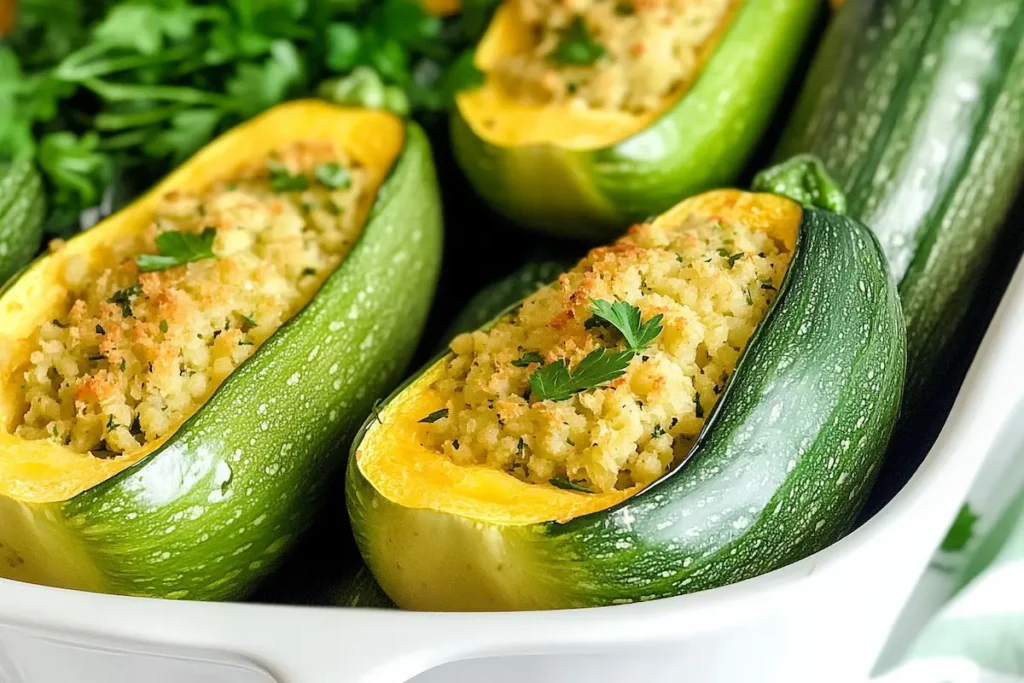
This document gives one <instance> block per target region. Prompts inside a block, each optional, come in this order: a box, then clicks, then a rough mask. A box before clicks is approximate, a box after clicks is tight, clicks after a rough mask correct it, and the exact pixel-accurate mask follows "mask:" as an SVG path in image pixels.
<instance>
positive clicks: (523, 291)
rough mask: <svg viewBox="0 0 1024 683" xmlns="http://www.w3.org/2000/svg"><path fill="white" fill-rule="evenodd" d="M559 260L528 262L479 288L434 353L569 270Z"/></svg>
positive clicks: (570, 265) (565, 264)
mask: <svg viewBox="0 0 1024 683" xmlns="http://www.w3.org/2000/svg"><path fill="white" fill-rule="evenodd" d="M572 265H573V264H571V263H562V262H560V261H532V262H530V263H527V264H526V265H524V266H523V267H521V268H519V269H518V270H517V271H516V272H514V273H512V274H511V275H509V276H508V277H506V278H502V279H501V280H498V281H497V282H494V283H492V284H490V285H488V286H487V287H485V288H483V289H482V290H480V291H479V292H477V293H476V295H475V296H474V297H473V298H472V299H470V300H469V301H468V302H467V303H466V305H465V306H464V307H463V308H462V310H461V311H459V314H458V315H457V316H455V319H454V320H453V321H452V322H451V324H450V325H449V326H448V330H447V331H446V332H445V335H444V337H443V338H442V343H441V344H440V345H439V347H438V351H443V350H447V348H448V344H449V342H451V340H452V339H454V338H455V337H456V336H458V335H460V334H462V333H463V332H471V331H473V330H475V329H477V328H478V327H483V326H484V325H486V324H487V323H488V322H490V321H491V320H494V319H495V318H496V317H497V316H498V315H500V314H501V312H502V311H504V310H505V309H506V308H508V307H510V306H514V305H515V304H516V303H518V302H519V301H522V300H523V299H525V298H526V297H528V296H530V295H531V294H533V293H534V292H536V291H537V290H538V289H540V288H541V287H543V286H544V285H546V284H548V283H551V282H554V281H555V280H557V279H558V276H559V275H561V274H562V273H564V272H565V271H566V270H568V269H569V268H571V267H572Z"/></svg>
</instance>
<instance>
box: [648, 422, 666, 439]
mask: <svg viewBox="0 0 1024 683" xmlns="http://www.w3.org/2000/svg"><path fill="white" fill-rule="evenodd" d="M664 435H665V429H664V428H663V427H662V426H661V425H655V426H654V431H652V432H651V438H652V439H657V438H658V437H659V436H664Z"/></svg>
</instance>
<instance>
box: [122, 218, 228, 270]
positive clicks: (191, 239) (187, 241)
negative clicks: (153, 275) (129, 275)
mask: <svg viewBox="0 0 1024 683" xmlns="http://www.w3.org/2000/svg"><path fill="white" fill-rule="evenodd" d="M216 238H217V230H216V228H206V229H204V230H203V231H202V232H201V233H199V234H198V235H197V234H195V233H191V232H179V231H177V230H168V231H167V232H163V233H160V235H159V236H157V238H156V248H157V251H158V252H160V253H159V255H157V254H140V255H139V256H136V257H135V263H136V264H137V265H138V266H139V270H141V271H143V272H147V273H148V272H151V271H154V270H167V269H168V268H173V267H174V266H181V265H184V264H186V263H192V262H193V261H202V260H204V259H210V258H214V253H213V242H214V240H216Z"/></svg>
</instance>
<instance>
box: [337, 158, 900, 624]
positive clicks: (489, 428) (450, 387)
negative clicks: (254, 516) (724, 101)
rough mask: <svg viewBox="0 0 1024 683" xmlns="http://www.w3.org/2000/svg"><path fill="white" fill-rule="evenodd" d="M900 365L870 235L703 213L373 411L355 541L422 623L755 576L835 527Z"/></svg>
mask: <svg viewBox="0 0 1024 683" xmlns="http://www.w3.org/2000/svg"><path fill="white" fill-rule="evenodd" d="M781 177H783V178H785V177H786V175H785V174H783V175H782V176H781ZM790 179H791V178H790ZM904 364H905V340H904V330H903V326H902V316H901V313H900V307H899V301H898V298H897V295H896V291H895V286H894V285H893V283H892V281H891V278H890V276H889V273H888V271H887V268H886V265H885V262H884V259H883V257H882V254H881V251H880V249H879V247H878V244H877V242H876V241H875V240H874V238H873V237H872V235H871V233H870V231H869V230H868V229H867V228H865V227H864V226H862V225H860V224H858V223H856V222H854V221H852V220H850V219H847V218H843V217H840V216H838V215H836V214H834V213H831V212H828V211H824V210H821V209H817V208H810V207H808V208H801V206H800V205H799V204H797V203H796V202H794V201H792V200H790V199H787V198H784V197H782V196H778V195H775V194H768V193H748V192H741V191H737V190H722V191H713V192H710V193H706V194H702V195H699V196H697V197H695V198H691V199H689V200H687V201H684V202H682V203H681V204H679V205H677V206H676V207H674V208H673V209H671V210H670V211H669V212H667V213H665V214H664V215H662V216H660V217H659V218H657V219H656V220H654V221H653V222H652V223H648V224H643V225H639V226H636V227H634V228H633V229H632V230H631V231H630V233H629V234H628V235H627V236H625V237H623V238H622V239H620V240H619V241H618V242H616V243H615V244H613V245H612V246H609V247H602V248H598V249H594V250H593V251H591V252H590V254H589V255H588V256H587V257H586V258H584V259H583V260H582V261H581V262H580V263H579V264H578V265H577V266H576V267H574V268H573V269H571V270H570V271H568V272H567V273H565V274H563V275H562V276H561V277H560V279H559V281H558V282H557V283H554V284H552V285H549V286H547V287H544V288H542V289H540V290H539V291H538V292H537V293H535V294H533V295H531V296H529V297H527V298H526V299H525V300H524V301H522V302H521V304H519V305H518V306H516V307H514V308H513V309H511V310H510V311H509V312H507V313H506V314H505V315H503V316H501V317H499V318H498V319H497V320H496V321H494V322H493V323H492V324H491V325H489V326H487V327H484V328H483V329H480V330H478V331H476V332H472V333H468V334H463V335H461V336H459V337H457V338H456V339H455V340H454V341H453V342H452V343H451V351H450V352H449V353H448V354H446V355H444V356H442V357H441V358H440V359H439V360H437V361H436V362H434V363H432V364H430V365H429V366H428V367H427V368H426V369H425V370H423V371H422V372H421V373H419V374H418V375H417V376H416V377H415V378H413V379H412V380H411V381H410V382H409V383H408V384H407V385H406V386H405V387H404V388H402V389H401V390H399V391H398V392H397V393H396V394H395V395H393V396H392V398H391V399H390V400H389V401H388V402H387V403H386V404H385V405H384V406H383V407H382V408H381V409H380V410H379V411H376V413H375V415H374V416H373V417H371V418H370V420H368V421H367V424H366V425H365V426H364V427H363V430H362V431H361V433H360V434H359V436H357V438H356V441H355V442H354V444H353V450H352V455H351V456H350V459H349V465H348V475H347V493H348V506H349V514H350V518H351V521H352V526H353V530H354V532H355V536H356V540H357V542H358V544H359V546H360V549H361V551H362V554H363V557H364V558H365V560H366V562H367V564H368V566H369V568H370V569H371V571H372V572H373V574H374V576H375V577H376V579H377V580H378V582H379V583H380V585H381V586H382V587H383V589H384V590H385V591H386V592H387V593H388V595H389V596H390V597H391V598H392V599H393V600H394V601H395V602H396V603H397V604H398V605H399V606H401V607H405V608H412V609H421V610H485V609H546V608H563V607H585V606H596V605H606V604H613V603H619V602H630V601H638V600H647V599H652V598H659V597H664V596H671V595H677V594H680V593H684V592H689V591H694V590H700V589H704V588H709V587H714V586H719V585H722V584H726V583H730V582H734V581H738V580H741V579H744V578H748V577H751V576H754V575H757V574H760V573H763V572H766V571H769V570H772V569H774V568H776V567H779V566H781V565H783V564H786V563H789V562H792V561H795V560H797V559H800V558H802V557H804V556H806V555H809V554H811V553H813V552H815V551H816V550H818V549H820V548H822V547H824V546H826V545H827V544H829V543H831V542H833V541H835V540H836V539H838V538H839V537H840V536H841V535H842V534H843V533H845V532H846V531H847V530H848V528H849V525H850V524H851V523H852V521H853V519H854V516H855V514H856V512H857V511H858V509H859V508H860V506H861V504H862V502H863V500H864V498H865V495H866V494H867V492H868V490H869V488H870V486H871V484H872V481H873V476H874V473H875V472H876V470H877V468H878V466H879V464H880V460H881V458H882V455H883V453H884V450H885V446H886V442H887V439H888V436H889V433H890V429H891V427H892V424H893V421H894V419H895V417H896V414H897V410H898V406H899V401H900V396H901V389H902V382H903V372H904Z"/></svg>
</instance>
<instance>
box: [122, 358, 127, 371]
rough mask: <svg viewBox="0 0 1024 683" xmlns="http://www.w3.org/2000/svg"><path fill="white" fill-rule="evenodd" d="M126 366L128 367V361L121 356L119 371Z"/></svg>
mask: <svg viewBox="0 0 1024 683" xmlns="http://www.w3.org/2000/svg"><path fill="white" fill-rule="evenodd" d="M126 367H128V362H127V361H126V360H125V359H124V358H122V359H121V372H124V369H125V368H126Z"/></svg>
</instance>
